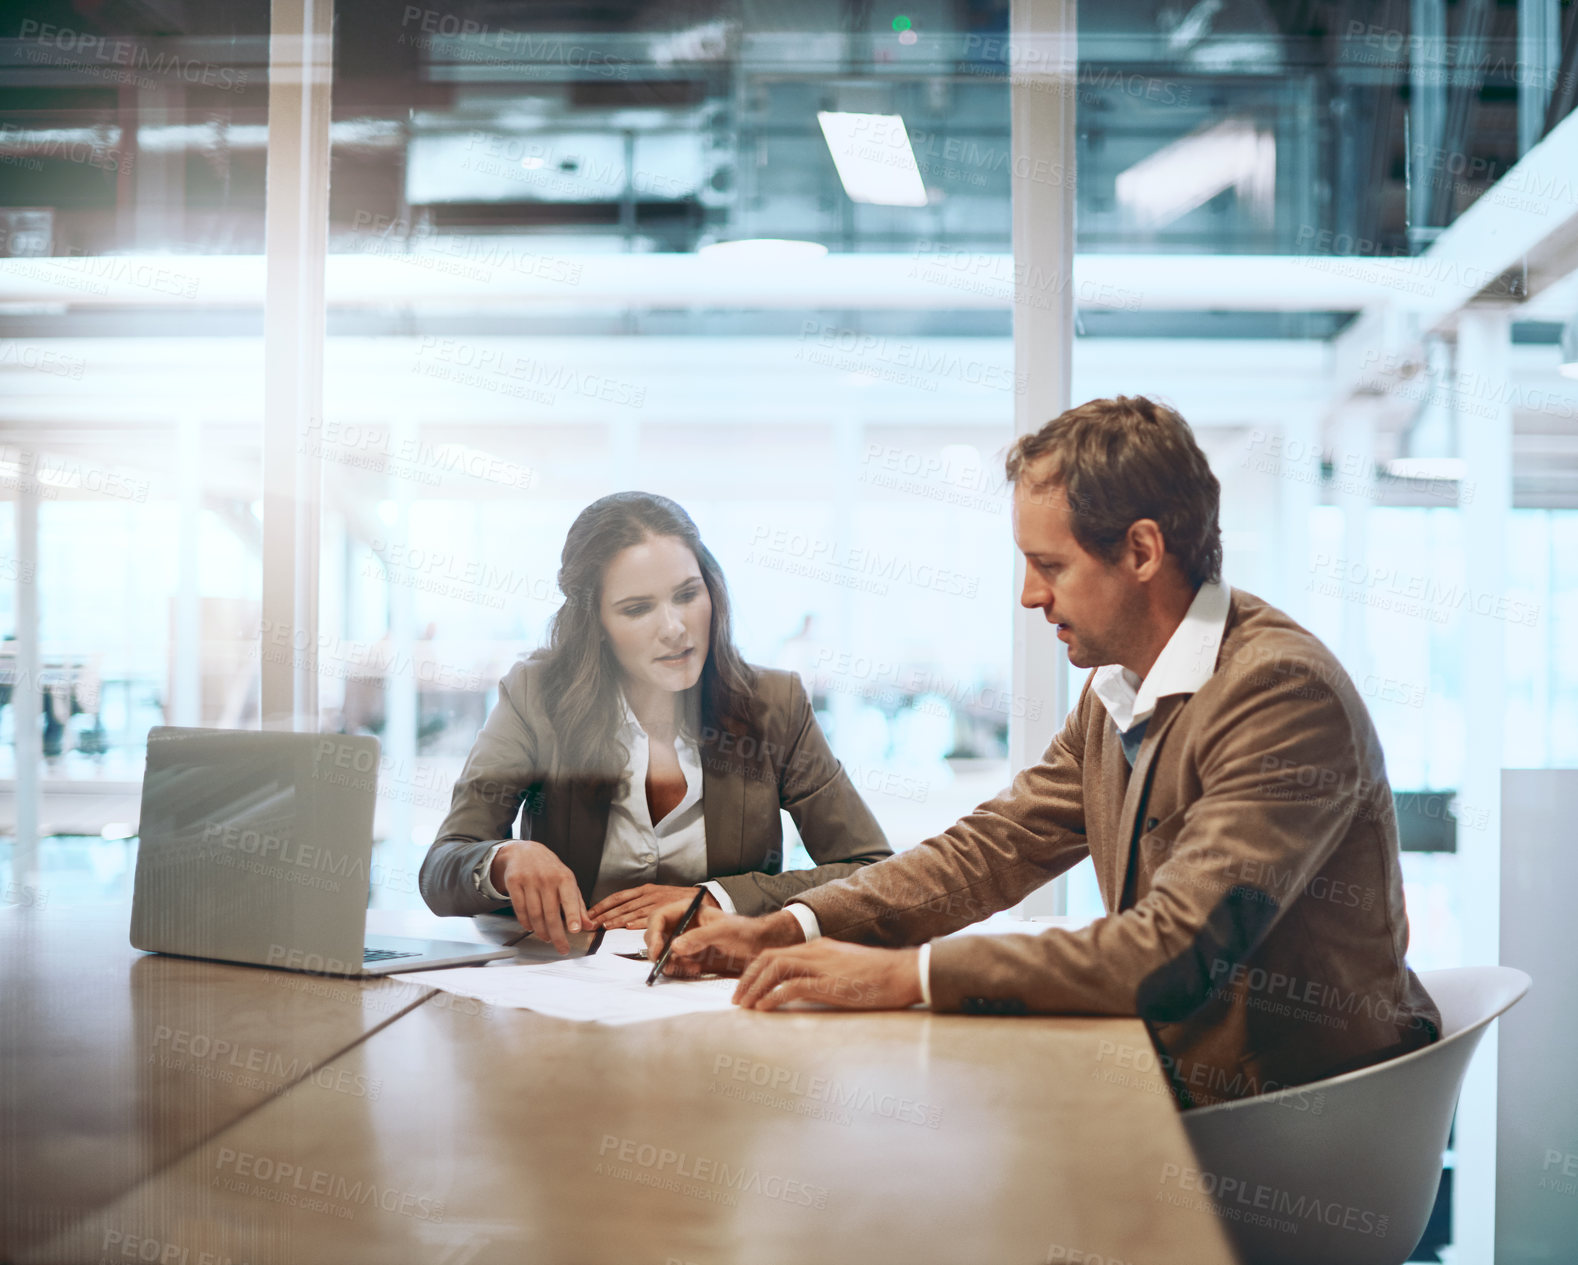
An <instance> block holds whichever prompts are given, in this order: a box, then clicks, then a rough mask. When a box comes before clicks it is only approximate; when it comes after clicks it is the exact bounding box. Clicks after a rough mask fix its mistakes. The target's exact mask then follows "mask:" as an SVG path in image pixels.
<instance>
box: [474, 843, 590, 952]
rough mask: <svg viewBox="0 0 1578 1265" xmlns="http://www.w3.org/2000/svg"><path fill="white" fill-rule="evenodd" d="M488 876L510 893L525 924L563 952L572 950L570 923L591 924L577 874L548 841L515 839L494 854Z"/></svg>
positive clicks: (573, 925)
mask: <svg viewBox="0 0 1578 1265" xmlns="http://www.w3.org/2000/svg"><path fill="white" fill-rule="evenodd" d="M488 877H489V879H490V880H491V881H492V883H493V886H494V887H496V888H497V889H498V890H499V891H501V892H504V893H506V894H507V895H508V896H509V898H510V904H511V905H513V906H514V907H515V917H516V918H517V919H518V920H519V921H520V924H521V926H523V927H525V928H526V930H528V931H530V932H531V933H532V935H534V936H536V937H537V938H538V939H539V940H546V941H548V943H550V944H551V945H553V947H554V948H556V949H558V950H559V952H560V953H568V952H569V951H570V938H569V937H568V936H567V935H566V934H565V928H566V927H568V928H569V929H570V930H571V931H580V930H581V929H582V928H583V927H586V926H588V925H590V924H589V922H588V920H587V916H586V905H585V903H584V902H583V901H582V900H581V889H580V888H579V887H578V886H577V885H576V882H575V875H574V874H572V873H571V872H570V867H569V866H567V865H566V864H565V863H564V862H563V861H561V860H559V858H558V856H556V855H555V854H554V851H553V849H552V848H550V847H548V846H547V845H546V844H542V843H538V842H537V841H536V840H535V839H511V840H510V841H509V842H508V843H506V844H505V845H504V846H503V847H502V848H500V849H499V851H498V855H497V856H495V857H494V858H493V869H492V870H491V871H490V872H489V875H488Z"/></svg>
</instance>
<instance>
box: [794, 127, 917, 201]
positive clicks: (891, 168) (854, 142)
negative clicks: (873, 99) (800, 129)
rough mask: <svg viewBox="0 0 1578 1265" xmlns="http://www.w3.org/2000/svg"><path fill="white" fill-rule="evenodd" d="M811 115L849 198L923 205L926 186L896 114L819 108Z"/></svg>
mask: <svg viewBox="0 0 1578 1265" xmlns="http://www.w3.org/2000/svg"><path fill="white" fill-rule="evenodd" d="M816 120H817V122H818V123H820V124H821V125H822V135H823V136H825V137H826V138H827V148H828V151H829V152H830V153H831V154H832V155H833V165H834V166H836V167H837V168H838V178H839V179H840V180H841V181H843V184H844V192H845V193H847V194H848V195H849V199H850V201H851V202H868V203H872V204H874V205H876V206H925V205H926V186H925V184H923V183H922V182H921V174H920V168H919V167H918V166H916V164H915V151H914V150H913V149H911V148H910V136H909V132H908V131H906V130H905V127H904V118H903V116H902V115H899V114H842V113H837V112H835V111H831V110H821V111H818V113H817V116H816Z"/></svg>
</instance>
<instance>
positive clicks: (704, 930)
mask: <svg viewBox="0 0 1578 1265" xmlns="http://www.w3.org/2000/svg"><path fill="white" fill-rule="evenodd" d="M684 916H685V904H673V905H666V906H664V907H663V908H662V909H660V910H658V911H657V913H655V914H653V915H652V917H651V919H650V920H649V921H648V922H647V957H648V958H649V959H650V960H651V961H653V962H656V961H657V960H658V957H659V956H660V955H661V954H662V952H663V941H664V939H665V938H666V937H667V936H668V934H669V932H670V931H671V930H672V929H673V928H674V927H676V926H678V925H679V921H680V919H681V918H683V917H684ZM804 941H805V932H804V931H802V930H801V929H800V923H799V922H798V921H797V920H796V918H795V916H794V915H793V914H790V913H785V912H784V911H783V910H781V909H780V910H779V911H778V912H777V913H775V914H771V915H769V916H768V917H766V918H744V917H741V916H740V915H739V914H726V913H724V912H722V911H721V910H718V909H710V908H707V907H706V906H703V907H702V909H701V912H700V913H698V914H697V915H696V917H695V919H694V920H693V921H692V922H691V924H690V927H689V929H688V930H687V931H686V932H685V934H684V935H682V936H680V937H679V939H677V940H675V941H674V947H673V948H672V949H671V950H670V951H669V955H668V961H667V962H666V963H665V964H664V966H663V974H665V975H672V976H673V977H674V978H675V979H694V978H696V976H698V975H705V974H714V975H738V974H739V973H740V972H741V971H743V970H744V969H745V967H746V966H747V965H748V964H749V963H750V961H751V959H752V958H754V957H755V956H756V955H757V954H758V953H760V952H762V950H764V949H770V948H774V947H776V946H780V945H790V944H802V943H804Z"/></svg>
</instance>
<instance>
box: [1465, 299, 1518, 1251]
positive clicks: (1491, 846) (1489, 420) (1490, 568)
mask: <svg viewBox="0 0 1578 1265" xmlns="http://www.w3.org/2000/svg"><path fill="white" fill-rule="evenodd" d="M1510 343H1511V332H1510V324H1509V317H1508V315H1507V314H1506V313H1505V312H1503V311H1498V310H1494V309H1490V310H1476V309H1470V310H1469V311H1467V312H1464V313H1463V315H1462V316H1461V317H1460V318H1459V320H1458V331H1457V374H1456V380H1457V381H1459V382H1468V383H1475V384H1480V386H1481V389H1480V390H1478V391H1476V393H1475V397H1474V400H1473V408H1472V409H1459V410H1458V414H1457V419H1458V420H1457V426H1458V448H1459V452H1460V454H1461V455H1462V457H1463V459H1464V461H1465V462H1466V464H1467V468H1468V471H1467V476H1466V478H1465V480H1464V482H1463V484H1462V492H1461V499H1460V502H1459V504H1460V510H1459V512H1460V513H1461V514H1462V516H1463V552H1464V564H1465V565H1464V579H1465V582H1466V583H1467V586H1468V589H1469V591H1470V593H1472V594H1474V595H1475V596H1476V597H1477V596H1478V595H1480V594H1486V595H1488V596H1489V600H1488V601H1487V603H1486V604H1487V606H1488V607H1489V608H1490V609H1492V610H1494V607H1495V602H1494V599H1495V598H1496V597H1497V596H1499V595H1500V594H1502V593H1504V592H1506V588H1507V583H1506V570H1507V516H1508V514H1509V513H1511V510H1512V408H1511V405H1510V403H1508V402H1507V399H1506V396H1505V393H1504V392H1502V391H1501V390H1500V388H1501V386H1502V385H1503V384H1504V383H1505V382H1506V380H1507V373H1508V348H1509V346H1510ZM1474 605H1476V603H1475V602H1472V601H1471V602H1469V603H1466V604H1465V610H1464V612H1463V617H1462V618H1463V642H1462V649H1463V659H1462V663H1463V668H1462V680H1463V722H1464V723H1463V728H1464V733H1465V734H1466V742H1465V750H1464V752H1463V776H1462V779H1461V781H1460V783H1459V786H1458V803H1459V805H1460V811H1459V821H1458V833H1457V869H1458V890H1459V891H1460V892H1461V893H1462V894H1463V964H1464V965H1465V966H1476V965H1481V964H1484V963H1492V962H1495V961H1496V960H1497V956H1498V954H1499V952H1500V942H1501V917H1500V909H1501V764H1502V739H1503V732H1504V726H1505V718H1506V698H1505V677H1506V670H1505V668H1506V644H1507V643H1506V625H1505V624H1504V623H1503V622H1502V621H1501V620H1499V619H1495V618H1492V617H1491V616H1489V615H1481V614H1476V613H1474V612H1473V610H1472V609H1471V608H1472V607H1473V606H1474ZM1456 1154H1457V1171H1456V1174H1455V1176H1454V1179H1453V1185H1452V1205H1453V1206H1452V1239H1453V1243H1454V1244H1455V1246H1456V1252H1455V1254H1454V1259H1455V1260H1460V1261H1489V1260H1491V1259H1492V1257H1493V1255H1494V1249H1495V1242H1496V1226H1495V1219H1496V1043H1495V1041H1494V1040H1488V1041H1483V1042H1481V1043H1480V1049H1479V1054H1478V1055H1477V1056H1476V1057H1475V1059H1474V1062H1473V1064H1472V1066H1471V1067H1470V1068H1469V1072H1468V1078H1467V1080H1466V1081H1465V1082H1464V1085H1463V1095H1462V1097H1461V1098H1460V1099H1459V1102H1458V1112H1457V1153H1456Z"/></svg>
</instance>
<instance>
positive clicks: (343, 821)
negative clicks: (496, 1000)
mask: <svg viewBox="0 0 1578 1265" xmlns="http://www.w3.org/2000/svg"><path fill="white" fill-rule="evenodd" d="M377 784H378V740H377V739H376V738H366V737H347V736H345V735H343V734H299V733H257V732H251V731H244V730H234V729H177V728H174V727H169V726H160V727H158V728H155V729H152V730H150V731H149V733H148V767H147V772H146V773H145V775H144V777H143V783H142V824H141V829H140V837H141V843H140V846H139V847H138V849H137V877H136V884H135V886H134V887H133V889H132V921H131V942H132V945H133V947H134V948H138V949H145V950H148V951H150V952H154V953H178V954H181V955H182V956H184V957H194V958H218V959H219V960H221V961H225V962H246V963H250V964H252V965H254V966H272V967H278V968H281V969H283V970H287V971H308V972H311V973H313V974H322V975H388V974H391V973H392V972H395V971H417V970H426V969H429V968H432V967H440V966H463V965H465V964H467V963H470V962H486V961H489V960H491V959H493V958H505V957H511V956H513V955H514V950H513V949H509V948H502V947H494V946H488V945H479V944H474V943H468V942H466V941H462V940H418V939H405V938H402V937H398V936H369V935H366V934H365V931H366V921H367V894H368V891H369V885H370V883H371V877H372V873H371V870H372V852H373V802H374V798H375V795H376V791H377Z"/></svg>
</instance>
